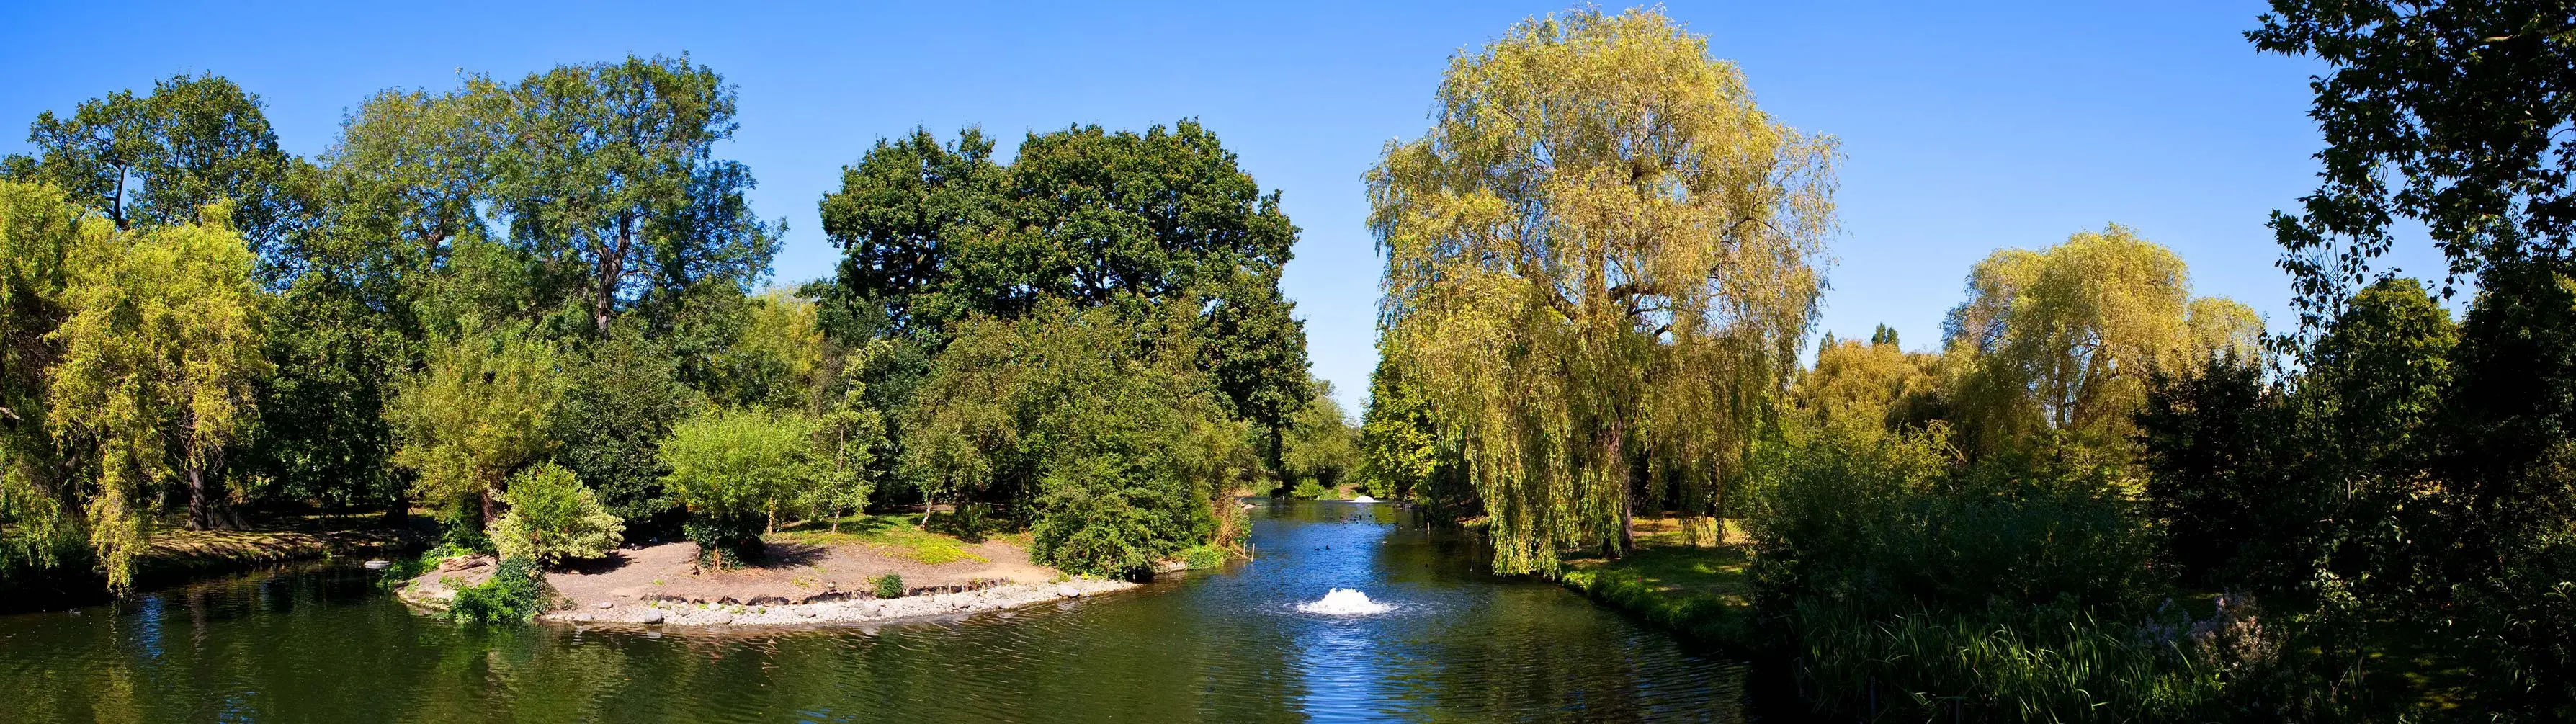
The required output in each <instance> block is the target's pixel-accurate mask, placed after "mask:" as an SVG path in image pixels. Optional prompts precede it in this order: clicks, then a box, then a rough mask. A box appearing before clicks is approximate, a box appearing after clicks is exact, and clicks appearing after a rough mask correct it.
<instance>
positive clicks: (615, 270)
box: [590, 216, 635, 337]
mask: <svg viewBox="0 0 2576 724" xmlns="http://www.w3.org/2000/svg"><path fill="white" fill-rule="evenodd" d="M634 236H635V217H633V216H619V217H618V218H617V241H616V242H615V245H614V246H611V247H609V248H606V249H601V250H600V254H599V281H598V283H597V284H596V285H594V286H596V287H598V289H599V294H598V296H596V297H593V298H592V299H591V302H590V315H591V319H592V321H594V322H595V323H597V324H598V325H599V336H601V337H606V336H608V311H609V308H610V307H611V306H612V305H614V304H616V302H617V283H618V280H619V279H622V278H624V277H625V276H626V253H627V250H628V249H629V248H630V245H631V244H632V243H633V240H634Z"/></svg>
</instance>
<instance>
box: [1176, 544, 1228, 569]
mask: <svg viewBox="0 0 2576 724" xmlns="http://www.w3.org/2000/svg"><path fill="white" fill-rule="evenodd" d="M1181 562H1182V563H1186V564H1189V567H1190V568H1192V569H1198V570H1204V569H1210V568H1217V567H1221V566H1224V565H1225V551H1222V550H1218V549H1217V547H1216V546H1211V545H1201V546H1192V547H1191V548H1190V549H1189V550H1185V551H1181Z"/></svg>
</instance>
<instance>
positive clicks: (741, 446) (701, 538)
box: [660, 408, 814, 567]
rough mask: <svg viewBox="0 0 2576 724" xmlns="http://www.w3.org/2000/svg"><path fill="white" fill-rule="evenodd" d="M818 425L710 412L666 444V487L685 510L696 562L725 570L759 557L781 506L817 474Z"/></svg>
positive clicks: (756, 413)
mask: <svg viewBox="0 0 2576 724" xmlns="http://www.w3.org/2000/svg"><path fill="white" fill-rule="evenodd" d="M813 439H814V423H813V421H812V420H809V419H806V418H804V417H801V416H797V415H789V414H780V413H775V412H768V411H763V410H736V409H725V408H708V409H705V410H701V411H699V412H698V413H697V414H695V415H691V416H690V417H688V418H687V419H684V420H681V421H680V423H679V424H678V425H677V426H676V427H673V428H672V430H671V436H670V437H669V438H666V439H664V440H663V441H662V448H661V453H660V454H661V459H662V464H663V465H664V466H665V467H667V468H669V469H670V471H671V472H670V473H669V474H666V475H664V476H663V477H662V485H663V487H664V488H666V489H668V490H669V491H670V492H671V496H672V498H673V499H675V500H677V501H679V503H680V505H681V507H682V508H683V509H685V510H687V511H688V514H689V518H688V522H687V523H685V524H683V525H682V530H683V531H684V532H685V533H686V534H687V535H688V536H689V539H690V540H694V541H697V543H698V554H699V557H700V558H701V559H702V560H703V561H705V562H706V563H707V564H709V565H712V566H715V567H725V566H730V565H734V564H737V563H740V562H742V561H743V560H745V559H748V558H752V557H756V556H758V555H759V554H760V552H761V550H762V544H761V540H760V533H761V530H762V528H763V527H764V525H765V524H766V523H767V521H768V518H769V516H770V515H771V514H772V513H773V512H774V511H775V510H776V506H777V505H778V504H779V503H780V502H782V500H783V499H785V498H786V497H787V496H789V495H792V494H793V493H794V491H795V490H796V489H797V487H798V486H799V484H800V482H801V481H804V480H807V479H809V476H811V475H812V474H813V466H814V462H813Z"/></svg>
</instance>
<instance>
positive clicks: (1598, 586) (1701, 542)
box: [1557, 518, 1754, 650]
mask: <svg viewBox="0 0 2576 724" xmlns="http://www.w3.org/2000/svg"><path fill="white" fill-rule="evenodd" d="M1691 522H1692V525H1689V526H1685V525H1683V521H1682V520H1680V519H1677V518H1639V519H1637V521H1636V528H1637V548H1636V550H1634V551H1631V552H1630V553H1629V554H1628V555H1627V556H1626V557H1623V558H1617V559H1605V558H1600V557H1584V558H1572V559H1568V560H1567V561H1566V562H1565V570H1564V572H1562V573H1560V574H1558V576H1557V582H1558V583H1561V584H1563V585H1564V586H1565V587H1567V588H1571V589H1574V590H1575V591H1576V592H1578V593H1582V594H1583V595H1585V596H1587V597H1590V598H1591V599H1592V600H1594V601H1598V602H1600V603H1602V604H1604V605H1607V606H1609V607H1611V608H1616V609H1619V610H1622V611H1626V612H1629V613H1631V614H1634V615H1636V616H1637V617H1639V618H1643V619H1645V620H1646V621H1647V622H1649V623H1653V624H1655V625H1657V626H1661V627H1663V628H1666V629H1670V630H1672V631H1674V632H1676V633H1679V634H1681V635H1684V636H1687V637H1690V638H1692V639H1696V640H1698V641H1701V642H1704V643H1710V644H1716V645H1720V646H1727V647H1730V648H1736V649H1739V650H1743V649H1749V648H1751V646H1752V644H1753V643H1754V642H1753V641H1752V640H1751V639H1752V636H1751V626H1752V610H1753V595H1752V594H1753V589H1752V582H1751V579H1750V578H1749V577H1748V576H1747V573H1746V566H1747V565H1748V564H1749V560H1748V558H1747V556H1746V551H1745V547H1744V545H1745V543H1746V541H1745V539H1744V536H1743V534H1742V532H1741V531H1738V530H1735V529H1733V528H1732V527H1728V528H1726V529H1724V530H1723V531H1721V530H1720V528H1719V527H1718V526H1717V525H1715V524H1714V523H1713V522H1712V521H1709V520H1707V519H1698V520H1694V521H1691Z"/></svg>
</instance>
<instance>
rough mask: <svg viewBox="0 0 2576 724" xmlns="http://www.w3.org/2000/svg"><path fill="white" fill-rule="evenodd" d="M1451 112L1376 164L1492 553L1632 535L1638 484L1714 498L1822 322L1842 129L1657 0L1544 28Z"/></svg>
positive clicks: (1689, 502) (1441, 399)
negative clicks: (1823, 125) (1805, 110)
mask: <svg viewBox="0 0 2576 724" xmlns="http://www.w3.org/2000/svg"><path fill="white" fill-rule="evenodd" d="M1435 115H1436V118H1437V123H1436V124H1435V125H1434V126H1433V128H1432V129H1431V131H1430V132H1429V133H1428V134H1426V135H1425V136H1424V137H1423V138H1420V139H1417V140H1414V141H1410V142H1403V143H1394V144H1390V145H1389V146H1388V147H1387V149H1386V155H1385V158H1384V159H1383V160H1382V161H1381V162H1380V163H1379V165H1378V167H1377V168H1376V169H1374V170H1372V171H1370V173H1369V176H1368V182H1369V198H1370V202H1371V205H1372V207H1373V211H1372V213H1371V216H1370V226H1371V228H1372V230H1373V231H1374V232H1375V233H1376V235H1377V238H1378V243H1379V246H1380V248H1381V249H1383V250H1384V251H1385V252H1386V254H1387V257H1388V259H1387V271H1386V278H1385V291H1386V297H1385V301H1384V305H1385V306H1384V315H1385V318H1386V320H1387V322H1388V329H1387V332H1386V334H1387V335H1388V337H1389V338H1390V340H1391V343H1389V344H1386V345H1384V346H1385V347H1386V348H1387V349H1389V350H1390V351H1391V353H1392V354H1393V356H1394V358H1395V360H1396V361H1397V363H1398V364H1399V366H1400V367H1401V368H1402V370H1403V372H1404V376H1405V377H1407V378H1408V379H1410V380H1413V381H1415V382H1417V383H1418V384H1419V387H1420V390H1421V393H1422V395H1423V396H1424V399H1425V401H1426V402H1427V404H1428V407H1429V409H1430V410H1431V411H1432V413H1433V417H1434V418H1435V420H1436V421H1437V423H1438V424H1439V425H1440V426H1442V427H1444V428H1447V429H1449V430H1452V431H1454V432H1455V434H1457V435H1458V437H1459V438H1460V439H1461V440H1462V441H1463V443H1464V444H1463V448H1464V449H1463V452H1464V454H1465V464H1466V468H1467V470H1468V471H1469V477H1470V478H1472V479H1473V481H1474V484H1475V487H1476V488H1477V491H1478V493H1479V494H1480V495H1481V496H1482V498H1483V500H1484V502H1485V506H1486V511H1487V512H1488V514H1489V515H1491V516H1492V521H1493V523H1492V527H1491V529H1490V530H1491V531H1492V533H1493V539H1494V543H1495V547H1496V551H1497V554H1498V555H1497V556H1496V557H1495V567H1496V568H1497V569H1498V570H1501V571H1505V572H1522V571H1549V570H1553V569H1554V568H1555V567H1556V554H1557V551H1558V550H1560V549H1563V548H1567V547H1572V546H1584V545H1600V544H1605V543H1609V542H1612V541H1615V540H1620V539H1621V538H1622V536H1621V533H1622V526H1621V522H1622V519H1623V516H1624V515H1626V513H1627V511H1628V508H1629V507H1630V501H1629V499H1630V497H1631V496H1632V492H1633V493H1642V494H1643V495H1644V496H1645V498H1646V499H1647V500H1648V501H1650V502H1656V501H1659V499H1661V498H1663V497H1664V496H1665V494H1666V493H1671V494H1674V495H1678V496H1679V497H1680V500H1679V501H1678V502H1679V503H1680V507H1684V508H1687V509H1691V510H1706V509H1708V508H1710V507H1712V506H1713V505H1714V504H1715V490H1716V483H1717V482H1718V481H1719V480H1721V479H1723V478H1724V477H1725V476H1726V475H1727V474H1728V472H1729V470H1730V466H1733V465H1735V464H1736V461H1737V460H1739V459H1740V457H1741V456H1740V453H1741V451H1742V449H1743V446H1744V444H1745V442H1746V441H1747V440H1749V439H1750V436H1751V431H1752V428H1753V424H1754V421H1755V420H1756V419H1757V418H1758V416H1759V414H1760V411H1761V409H1762V408H1763V406H1764V405H1766V404H1768V402H1767V401H1768V400H1769V399H1770V398H1771V397H1772V396H1773V395H1774V393H1775V391H1776V390H1778V389H1779V387H1780V383H1781V381H1782V379H1783V378H1784V377H1785V376H1786V375H1787V373H1788V372H1789V370H1790V368H1791V366H1792V365H1793V364H1794V363H1795V349H1794V347H1795V345H1796V344H1797V340H1798V338H1799V337H1800V336H1802V335H1803V334H1804V333H1805V331H1806V329H1807V325H1808V323H1809V321H1810V320H1811V319H1812V318H1813V316H1814V312H1815V304H1816V295H1817V290H1818V286H1819V281H1818V272H1817V269H1816V264H1817V263H1818V261H1819V259H1820V257H1821V256H1822V254H1823V252H1824V238H1825V236H1826V234H1827V233H1828V232H1829V231H1830V230H1831V229H1832V227H1833V225H1834V221H1833V218H1834V217H1833V208H1834V207H1833V188H1834V183H1833V175H1832V161H1833V158H1834V155H1835V151H1834V145H1833V142H1832V141H1831V140H1830V139H1827V138H1823V137H1817V136H1810V135H1806V134H1802V133H1799V132H1798V131H1796V130H1795V129H1792V128H1789V127H1788V126H1786V125H1783V124H1781V123H1778V122H1776V121H1774V120H1772V119H1771V118H1770V116H1768V115H1767V114H1764V113H1763V112H1762V111H1761V110H1760V109H1759V108H1757V107H1755V106H1754V104H1753V97H1752V92H1751V91H1750V90H1748V89H1747V88H1746V87H1745V84H1744V79H1743V76H1742V74H1741V73H1740V72H1738V71H1737V69H1736V67H1735V66H1734V65H1733V64H1731V63H1726V62H1723V61H1717V60H1713V59H1711V58H1710V57H1709V54H1708V47H1707V40H1706V39H1705V38H1703V37H1701V36H1698V35H1693V34H1690V33H1687V32H1683V31H1682V30H1681V29H1680V28H1678V27H1676V26H1674V25H1673V23H1672V22H1671V21H1670V20H1668V19H1666V18H1664V17H1663V16H1662V15H1660V14H1658V13H1654V12H1649V11H1630V12H1627V13H1624V14H1620V15H1615V16H1614V15H1607V14H1603V13H1601V12H1599V11H1596V10H1580V11H1573V12H1569V13H1566V14H1564V15H1560V16H1551V17H1549V18H1546V19H1534V20H1531V21H1529V22H1525V23H1522V24H1521V25H1519V26H1518V27H1515V28H1513V30H1512V32H1511V33H1510V34H1508V35H1506V36H1505V37H1503V38H1502V39H1501V40H1499V41H1496V42H1495V43H1493V44H1492V45H1489V46H1487V47H1486V48H1485V49H1484V50H1483V51H1482V52H1478V53H1474V54H1464V55H1461V56H1459V57H1457V58H1454V59H1453V60H1452V61H1451V63H1450V68H1449V72H1448V74H1447V76H1446V77H1444V78H1443V80H1442V82H1441V86H1440V90H1439V92H1438V95H1437V110H1436V111H1435ZM1640 462H1643V463H1644V465H1643V466H1642V468H1641V466H1639V465H1638V463H1640ZM1640 469H1642V470H1643V471H1644V475H1643V477H1642V478H1640V477H1639V476H1637V475H1636V474H1634V473H1635V471H1638V470H1640Z"/></svg>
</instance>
